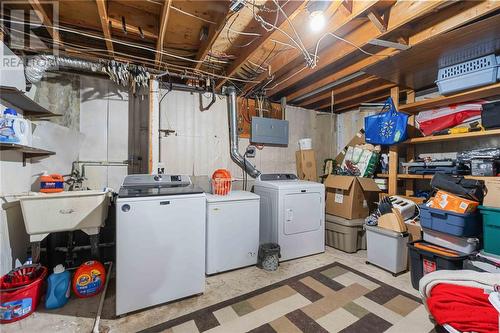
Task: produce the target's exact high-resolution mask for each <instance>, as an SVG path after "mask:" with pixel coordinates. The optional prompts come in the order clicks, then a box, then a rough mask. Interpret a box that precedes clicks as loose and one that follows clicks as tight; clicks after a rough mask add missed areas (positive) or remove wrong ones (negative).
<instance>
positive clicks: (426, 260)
mask: <svg viewBox="0 0 500 333" xmlns="http://www.w3.org/2000/svg"><path fill="white" fill-rule="evenodd" d="M417 243H423V244H429V245H432V246H436V245H434V244H431V243H427V242H425V241H423V240H418V241H415V242H411V243H409V244H408V248H409V252H410V253H409V254H410V260H411V265H410V267H411V284H412V286H413V288H415V289H417V290H418V283H419V281H420V279H421V278H422V277H423V276H424V275H425V274H427V273H431V272H433V271H437V270H442V269H447V270H459V269H463V266H464V260H465V259H467V258H468V257H469V255H467V254H465V253H461V255H460V256H458V257H451V256H447V255H444V254H440V253H435V252H431V251H427V250H424V249H419V248H417V247H415V244H417ZM443 249H445V248H443ZM446 250H448V249H446Z"/></svg>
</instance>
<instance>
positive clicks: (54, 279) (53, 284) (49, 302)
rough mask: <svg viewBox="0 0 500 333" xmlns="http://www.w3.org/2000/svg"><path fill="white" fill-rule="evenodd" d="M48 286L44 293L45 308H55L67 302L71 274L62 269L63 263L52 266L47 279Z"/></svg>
mask: <svg viewBox="0 0 500 333" xmlns="http://www.w3.org/2000/svg"><path fill="white" fill-rule="evenodd" d="M47 282H48V288H47V293H46V295H45V307H46V308H47V309H57V308H60V307H61V306H63V305H64V304H66V303H67V302H68V299H69V293H70V287H71V274H70V272H68V271H66V270H65V269H64V266H63V265H57V266H56V267H54V273H52V274H50V276H49V277H48V279H47Z"/></svg>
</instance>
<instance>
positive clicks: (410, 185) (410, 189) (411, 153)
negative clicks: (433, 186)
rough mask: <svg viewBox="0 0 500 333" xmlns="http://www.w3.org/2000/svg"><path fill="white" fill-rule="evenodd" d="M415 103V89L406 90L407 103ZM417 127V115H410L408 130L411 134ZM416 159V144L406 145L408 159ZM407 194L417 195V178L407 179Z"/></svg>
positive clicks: (410, 195)
mask: <svg viewBox="0 0 500 333" xmlns="http://www.w3.org/2000/svg"><path fill="white" fill-rule="evenodd" d="M410 103H415V91H413V90H408V91H407V92H406V104H410ZM414 128H415V115H412V116H410V118H409V119H408V131H409V134H410V135H411V134H412V132H413V130H414ZM414 159H415V146H414V145H408V146H407V147H406V160H407V161H411V160H414ZM405 195H406V196H408V197H412V196H414V195H415V180H414V179H406V180H405Z"/></svg>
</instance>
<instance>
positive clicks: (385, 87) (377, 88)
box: [317, 82, 395, 110]
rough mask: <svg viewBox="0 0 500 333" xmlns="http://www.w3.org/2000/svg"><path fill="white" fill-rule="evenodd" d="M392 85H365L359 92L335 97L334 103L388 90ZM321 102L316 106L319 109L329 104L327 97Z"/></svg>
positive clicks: (388, 83) (389, 83) (387, 83)
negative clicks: (365, 87)
mask: <svg viewBox="0 0 500 333" xmlns="http://www.w3.org/2000/svg"><path fill="white" fill-rule="evenodd" d="M394 86H395V84H394V83H392V82H386V83H380V84H377V85H375V86H374V87H373V86H372V87H367V89H363V90H362V91H361V92H360V93H359V94H347V96H344V97H342V98H337V97H336V98H335V104H342V103H345V102H347V101H350V100H353V99H356V98H362V97H363V96H366V95H371V94H373V93H377V92H380V91H388V90H389V89H391V88H392V87H394ZM323 102H324V103H323V104H321V105H319V106H318V107H317V109H319V110H321V109H324V108H327V107H329V106H330V105H331V101H330V100H328V99H325V100H324V101H323Z"/></svg>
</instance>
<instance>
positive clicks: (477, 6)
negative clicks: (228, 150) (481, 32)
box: [287, 0, 500, 100]
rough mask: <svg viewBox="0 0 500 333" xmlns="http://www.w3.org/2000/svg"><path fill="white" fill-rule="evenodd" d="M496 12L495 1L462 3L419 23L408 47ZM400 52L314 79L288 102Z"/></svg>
mask: <svg viewBox="0 0 500 333" xmlns="http://www.w3.org/2000/svg"><path fill="white" fill-rule="evenodd" d="M495 10H500V2H499V1H495V0H488V1H482V2H467V1H466V2H463V3H459V4H457V5H456V6H454V7H453V8H450V10H449V11H446V12H439V13H437V14H434V15H433V16H431V17H429V18H428V19H427V20H426V22H423V23H422V24H420V26H421V27H422V28H421V29H420V30H419V31H417V32H413V34H412V35H410V36H408V37H406V41H407V44H408V45H411V46H415V45H417V44H419V43H422V42H425V41H426V40H428V39H430V38H433V37H435V36H438V35H440V34H442V33H445V32H447V31H450V30H452V29H455V28H457V27H459V26H461V25H463V24H466V23H468V22H471V21H474V20H477V19H479V18H481V17H483V16H485V15H487V14H489V13H491V12H493V11H495ZM399 52H400V51H398V50H392V51H391V50H382V51H379V52H377V53H375V55H372V56H368V57H366V58H364V59H362V60H360V61H358V62H355V63H353V64H351V65H348V66H346V67H344V68H342V69H340V70H337V71H335V72H334V73H332V74H330V75H327V76H325V77H323V78H321V79H318V80H315V82H314V83H312V84H310V85H305V86H303V87H301V88H300V89H299V90H297V91H294V92H293V93H291V94H289V95H287V99H288V100H293V99H296V98H299V97H301V96H303V95H306V94H309V93H310V92H312V91H314V90H316V89H320V88H321V87H323V86H326V85H328V84H331V83H332V82H335V81H337V80H340V79H342V78H343V77H345V76H348V75H352V74H354V73H356V72H359V71H362V70H364V69H366V68H367V67H369V66H371V65H374V64H376V63H378V62H380V61H383V60H385V59H387V57H384V56H383V55H388V56H392V55H395V54H397V53H399Z"/></svg>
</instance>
